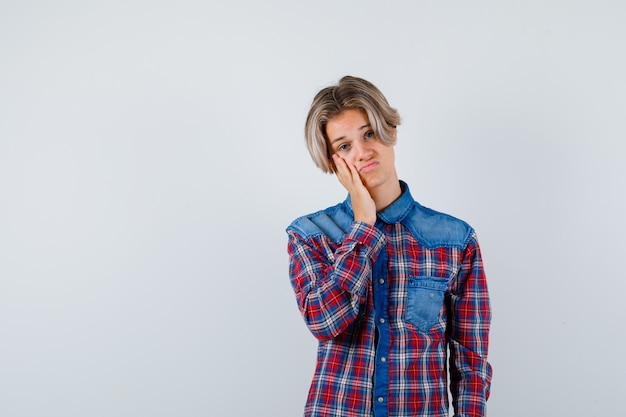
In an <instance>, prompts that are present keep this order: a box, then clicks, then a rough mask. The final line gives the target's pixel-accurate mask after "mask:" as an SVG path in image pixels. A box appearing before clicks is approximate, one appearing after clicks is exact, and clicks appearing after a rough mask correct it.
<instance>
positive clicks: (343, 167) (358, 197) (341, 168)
mask: <svg viewBox="0 0 626 417" xmlns="http://www.w3.org/2000/svg"><path fill="white" fill-rule="evenodd" d="M332 158H333V162H334V165H335V174H336V175H337V179H338V180H339V182H340V183H341V185H343V186H344V188H345V189H346V190H348V192H349V193H350V200H351V201H352V210H354V220H356V221H362V222H365V223H368V224H372V225H373V224H374V223H375V222H376V203H374V200H373V199H372V197H371V195H370V193H369V191H368V190H367V188H365V185H363V181H362V180H361V176H360V175H359V172H358V171H357V169H356V167H355V166H354V165H352V164H348V163H347V162H346V161H345V159H343V158H342V157H340V156H339V155H337V154H333V156H332Z"/></svg>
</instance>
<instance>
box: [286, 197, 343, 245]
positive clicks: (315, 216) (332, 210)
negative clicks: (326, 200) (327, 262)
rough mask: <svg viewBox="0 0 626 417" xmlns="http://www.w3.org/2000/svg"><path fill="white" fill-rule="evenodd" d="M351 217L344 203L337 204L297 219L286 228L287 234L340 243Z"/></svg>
mask: <svg viewBox="0 0 626 417" xmlns="http://www.w3.org/2000/svg"><path fill="white" fill-rule="evenodd" d="M352 220H353V216H352V214H351V213H350V212H349V211H348V209H347V207H346V204H345V203H339V204H337V205H335V206H332V207H328V208H326V209H324V210H320V211H317V212H315V213H311V214H307V215H305V216H301V217H298V218H297V219H295V220H294V221H293V222H291V224H290V225H289V226H288V227H287V232H288V233H289V232H296V233H297V234H299V235H300V236H301V237H302V238H304V239H310V238H313V237H319V236H326V237H328V238H329V239H331V240H332V241H333V242H341V240H342V239H343V236H345V234H346V233H348V231H349V229H350V225H351V224H352Z"/></svg>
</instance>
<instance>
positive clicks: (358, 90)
mask: <svg viewBox="0 0 626 417" xmlns="http://www.w3.org/2000/svg"><path fill="white" fill-rule="evenodd" d="M348 109H357V110H361V111H364V112H365V114H366V115H367V118H368V119H369V122H370V124H371V125H372V130H373V131H374V133H375V135H376V137H377V138H378V139H379V140H380V141H381V142H383V143H384V144H386V145H388V146H392V145H395V143H396V134H395V131H396V126H398V125H399V124H400V115H399V114H398V111H397V110H396V109H394V108H393V107H391V106H390V105H389V103H388V102H387V99H386V98H385V96H384V95H383V94H382V93H381V92H380V90H379V89H378V88H376V86H375V85H374V84H372V83H370V82H369V81H367V80H364V79H362V78H357V77H352V76H349V75H347V76H345V77H343V78H342V79H341V80H339V83H338V84H337V85H333V86H330V87H326V88H324V89H322V90H320V92H319V93H317V94H316V95H315V98H314V99H313V102H312V103H311V109H310V110H309V114H308V116H307V118H306V123H305V125H304V137H305V139H306V145H307V148H308V149H309V153H310V154H311V158H313V162H315V165H317V166H318V167H319V168H320V169H321V170H322V171H324V172H327V173H331V172H334V166H333V164H332V161H331V160H330V159H331V150H330V147H329V143H328V137H327V135H326V124H327V123H328V121H329V120H330V119H332V118H333V117H335V116H338V115H339V114H340V113H341V112H343V111H344V110H348Z"/></svg>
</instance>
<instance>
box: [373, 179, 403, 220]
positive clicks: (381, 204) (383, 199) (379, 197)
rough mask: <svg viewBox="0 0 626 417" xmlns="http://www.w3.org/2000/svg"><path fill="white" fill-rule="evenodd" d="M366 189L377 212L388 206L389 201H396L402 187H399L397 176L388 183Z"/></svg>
mask: <svg viewBox="0 0 626 417" xmlns="http://www.w3.org/2000/svg"><path fill="white" fill-rule="evenodd" d="M368 191H369V192H370V195H371V196H372V199H373V200H374V203H375V204H376V211H377V212H379V211H382V210H384V209H386V208H387V207H389V206H390V205H391V203H393V202H394V201H396V200H397V199H398V197H400V195H401V194H402V188H401V187H400V181H399V180H398V178H396V179H395V180H394V181H390V183H389V184H385V185H382V186H380V187H376V188H374V189H371V190H368Z"/></svg>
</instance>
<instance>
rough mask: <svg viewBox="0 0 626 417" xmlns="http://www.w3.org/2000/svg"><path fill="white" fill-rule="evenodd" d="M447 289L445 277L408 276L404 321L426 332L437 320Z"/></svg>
mask: <svg viewBox="0 0 626 417" xmlns="http://www.w3.org/2000/svg"><path fill="white" fill-rule="evenodd" d="M447 289H448V280H447V279H446V278H438V277H430V276H416V277H409V288H408V296H407V300H406V312H405V313H406V321H407V322H408V323H410V324H412V325H413V326H415V327H417V328H418V330H420V331H422V332H428V331H429V330H430V329H431V328H432V327H433V326H434V325H435V324H436V323H437V322H438V321H439V312H440V311H441V306H442V305H443V303H444V297H445V294H446V291H447Z"/></svg>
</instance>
